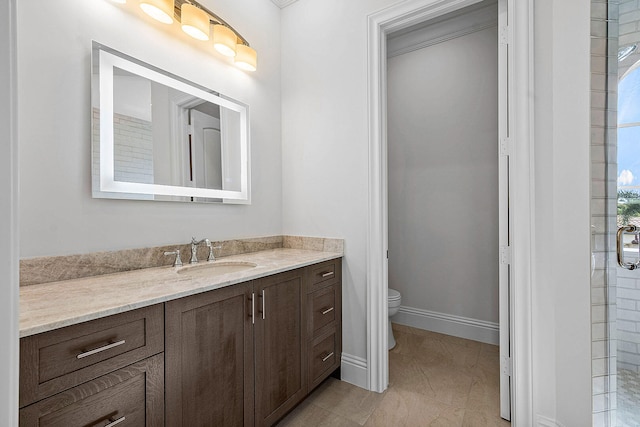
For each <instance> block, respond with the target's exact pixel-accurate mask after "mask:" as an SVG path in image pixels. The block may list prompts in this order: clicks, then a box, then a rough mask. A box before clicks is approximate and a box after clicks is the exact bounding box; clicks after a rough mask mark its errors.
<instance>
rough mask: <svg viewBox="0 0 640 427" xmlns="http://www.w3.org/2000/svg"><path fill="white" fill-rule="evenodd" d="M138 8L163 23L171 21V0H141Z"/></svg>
mask: <svg viewBox="0 0 640 427" xmlns="http://www.w3.org/2000/svg"><path fill="white" fill-rule="evenodd" d="M140 8H141V9H142V10H143V11H144V13H146V14H147V15H149V16H150V17H152V18H153V19H155V20H157V21H160V22H162V23H163V24H171V23H173V0H141V1H140Z"/></svg>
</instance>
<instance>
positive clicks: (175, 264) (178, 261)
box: [164, 249, 182, 267]
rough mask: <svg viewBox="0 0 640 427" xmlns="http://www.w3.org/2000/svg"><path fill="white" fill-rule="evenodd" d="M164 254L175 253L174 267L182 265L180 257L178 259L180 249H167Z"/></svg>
mask: <svg viewBox="0 0 640 427" xmlns="http://www.w3.org/2000/svg"><path fill="white" fill-rule="evenodd" d="M164 254H165V256H167V255H175V256H176V260H175V262H174V263H173V266H174V267H182V259H180V249H176V250H175V251H167V252H165V253H164Z"/></svg>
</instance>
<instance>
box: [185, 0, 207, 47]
mask: <svg viewBox="0 0 640 427" xmlns="http://www.w3.org/2000/svg"><path fill="white" fill-rule="evenodd" d="M180 21H181V22H182V31H184V32H185V33H187V34H189V35H190V36H191V37H193V38H194V39H198V40H209V15H207V12H205V11H204V10H202V9H198V8H197V7H195V6H194V5H191V4H188V3H184V4H183V5H182V7H181V8H180Z"/></svg>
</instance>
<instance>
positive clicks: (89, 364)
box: [20, 304, 164, 407]
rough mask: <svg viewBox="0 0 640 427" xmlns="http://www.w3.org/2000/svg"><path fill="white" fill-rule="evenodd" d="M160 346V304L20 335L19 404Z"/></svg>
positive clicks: (158, 350)
mask: <svg viewBox="0 0 640 427" xmlns="http://www.w3.org/2000/svg"><path fill="white" fill-rule="evenodd" d="M163 350H164V312H163V306H162V304H157V305H153V306H150V307H145V308H141V309H137V310H132V311H128V312H126V313H121V314H117V315H114V316H109V317H105V318H102V319H97V320H92V321H89V322H84V323H79V324H77V325H73V326H67V327H65V328H60V329H56V330H53V331H50V332H45V333H42V334H37V335H32V336H29V337H25V338H22V339H21V340H20V407H24V406H26V405H29V404H31V403H34V402H36V401H38V400H41V399H44V398H46V397H49V396H52V395H54V394H56V393H59V392H61V391H63V390H66V389H69V388H71V387H74V386H76V385H79V384H82V383H83V382H85V381H89V380H93V379H95V378H98V377H99V376H101V375H104V374H106V373H109V372H112V371H115V370H116V369H119V368H123V367H125V366H127V365H130V364H131V363H133V362H137V361H139V360H142V359H144V358H146V357H149V356H152V355H154V354H157V353H161V352H162V351H163Z"/></svg>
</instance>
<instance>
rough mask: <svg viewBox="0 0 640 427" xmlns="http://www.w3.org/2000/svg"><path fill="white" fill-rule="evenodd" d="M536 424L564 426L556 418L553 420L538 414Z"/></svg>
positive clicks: (545, 426)
mask: <svg viewBox="0 0 640 427" xmlns="http://www.w3.org/2000/svg"><path fill="white" fill-rule="evenodd" d="M536 426H537V427H564V426H563V425H562V424H560V423H559V422H558V421H556V420H552V419H551V418H547V417H543V416H542V415H538V416H536Z"/></svg>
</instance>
